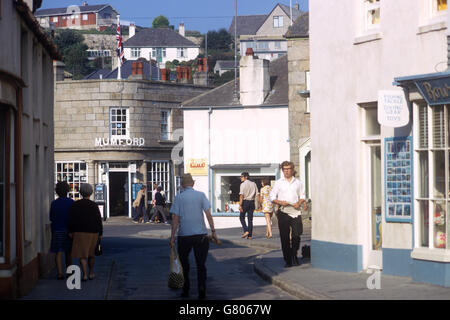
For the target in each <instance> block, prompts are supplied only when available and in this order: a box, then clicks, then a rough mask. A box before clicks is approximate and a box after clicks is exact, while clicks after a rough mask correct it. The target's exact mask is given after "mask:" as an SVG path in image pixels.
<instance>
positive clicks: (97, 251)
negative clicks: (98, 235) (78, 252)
mask: <svg viewBox="0 0 450 320" xmlns="http://www.w3.org/2000/svg"><path fill="white" fill-rule="evenodd" d="M102 253H103V249H102V241H101V240H100V239H98V241H97V245H96V246H95V252H94V254H95V255H96V256H97V257H98V256H101V255H102Z"/></svg>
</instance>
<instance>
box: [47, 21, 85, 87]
mask: <svg viewBox="0 0 450 320" xmlns="http://www.w3.org/2000/svg"><path fill="white" fill-rule="evenodd" d="M54 41H55V43H56V45H57V47H58V50H59V52H61V54H62V56H63V62H64V63H65V65H66V67H65V69H66V71H68V72H70V73H72V74H73V79H75V80H79V79H82V78H83V77H84V76H86V75H88V74H89V73H91V72H92V71H93V70H92V68H91V67H90V66H89V60H88V53H87V49H88V46H87V45H86V44H85V43H84V42H83V41H84V37H83V36H82V35H81V34H79V33H77V32H75V31H73V30H70V29H65V30H62V31H61V32H59V33H58V34H57V35H56V36H55V38H54Z"/></svg>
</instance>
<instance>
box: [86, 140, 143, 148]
mask: <svg viewBox="0 0 450 320" xmlns="http://www.w3.org/2000/svg"><path fill="white" fill-rule="evenodd" d="M144 144H145V140H144V138H122V139H115V138H111V139H110V138H95V146H96V147H109V146H119V147H120V146H121V147H143V146H144Z"/></svg>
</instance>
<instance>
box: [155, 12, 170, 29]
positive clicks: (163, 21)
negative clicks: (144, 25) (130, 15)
mask: <svg viewBox="0 0 450 320" xmlns="http://www.w3.org/2000/svg"><path fill="white" fill-rule="evenodd" d="M152 27H153V28H155V29H157V28H169V19H167V18H166V17H164V16H163V15H160V16H158V17H156V18H155V19H154V20H153V22H152Z"/></svg>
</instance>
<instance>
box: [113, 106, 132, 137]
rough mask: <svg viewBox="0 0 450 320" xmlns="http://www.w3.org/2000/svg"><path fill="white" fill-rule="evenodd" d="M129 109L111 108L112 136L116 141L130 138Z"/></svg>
mask: <svg viewBox="0 0 450 320" xmlns="http://www.w3.org/2000/svg"><path fill="white" fill-rule="evenodd" d="M128 119H129V112H128V108H111V109H110V116H109V123H110V136H111V138H115V139H123V138H128V137H129V126H128V123H129V121H128Z"/></svg>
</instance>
